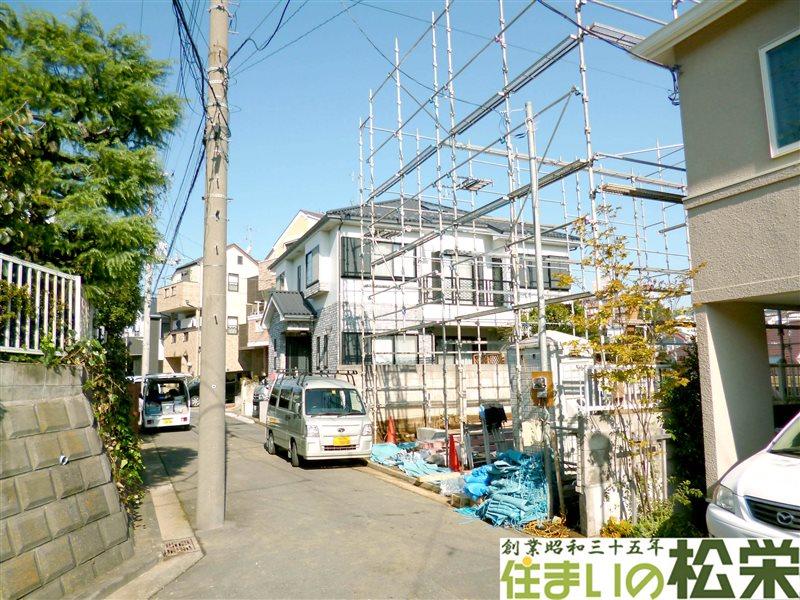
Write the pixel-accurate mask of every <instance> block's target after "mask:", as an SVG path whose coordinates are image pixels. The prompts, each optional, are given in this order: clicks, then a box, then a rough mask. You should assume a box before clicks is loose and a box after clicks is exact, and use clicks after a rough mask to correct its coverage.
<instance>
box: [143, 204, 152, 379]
mask: <svg viewBox="0 0 800 600" xmlns="http://www.w3.org/2000/svg"><path fill="white" fill-rule="evenodd" d="M152 215H153V207H152V206H151V207H150V208H148V209H147V216H148V217H150V216H152ZM152 288H153V263H151V262H149V261H148V262H147V264H145V266H144V309H143V310H142V372H141V376H142V392H144V378H145V376H146V375H148V374H149V373H150V305H151V303H152V301H153V290H152Z"/></svg>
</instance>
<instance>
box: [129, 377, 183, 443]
mask: <svg viewBox="0 0 800 600" xmlns="http://www.w3.org/2000/svg"><path fill="white" fill-rule="evenodd" d="M187 382H188V376H186V375H182V374H159V375H147V376H146V377H145V378H144V381H142V393H141V395H140V396H139V428H140V429H141V430H142V431H146V430H148V429H156V428H161V427H181V428H183V429H190V428H191V426H192V425H191V418H192V413H191V411H190V410H189V387H188V385H187Z"/></svg>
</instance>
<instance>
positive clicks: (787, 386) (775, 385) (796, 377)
mask: <svg viewBox="0 0 800 600" xmlns="http://www.w3.org/2000/svg"><path fill="white" fill-rule="evenodd" d="M769 370H770V380H771V382H772V390H773V392H774V393H775V396H776V397H777V398H780V399H781V400H783V401H784V402H796V401H800V364H785V365H783V364H781V365H770V368H769Z"/></svg>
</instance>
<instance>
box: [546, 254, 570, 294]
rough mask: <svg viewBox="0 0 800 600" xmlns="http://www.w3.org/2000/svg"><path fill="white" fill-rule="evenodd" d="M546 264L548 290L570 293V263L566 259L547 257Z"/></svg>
mask: <svg viewBox="0 0 800 600" xmlns="http://www.w3.org/2000/svg"><path fill="white" fill-rule="evenodd" d="M544 264H545V266H546V268H547V271H546V274H547V289H550V290H558V291H562V292H566V291H569V288H570V281H569V263H568V262H567V260H566V258H559V257H555V256H546V257H545V263H544Z"/></svg>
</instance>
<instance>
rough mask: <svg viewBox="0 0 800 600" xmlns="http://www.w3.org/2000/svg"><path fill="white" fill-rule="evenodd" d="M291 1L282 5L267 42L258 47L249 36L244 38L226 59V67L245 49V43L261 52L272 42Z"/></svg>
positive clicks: (288, 0)
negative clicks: (276, 22) (250, 44)
mask: <svg viewBox="0 0 800 600" xmlns="http://www.w3.org/2000/svg"><path fill="white" fill-rule="evenodd" d="M291 1H292V0H286V3H285V4H284V5H283V11H281V16H280V17H279V18H278V24H277V25H275V29H273V30H272V34H271V35H270V36H269V37H268V38H267V41H266V42H264V43H263V44H262V45H260V46H259V45H258V44H256V41H255V40H254V39H253V38H252V37H251V36H249V35H248V36H247V38H245V40H244V41H243V42H242V43H241V44H239V47H238V48H236V50H234V51H233V54H231V55H230V56H229V57H228V65H230V64H231V61H233V59H234V58H235V57H236V55H237V54H239V52H240V51H241V50H242V48H244V47H245V44H247V42H250V43H252V44H253V46H255V48H256V50H255V51H256V52H261V51H263V50H264V49H265V48H266V47H267V46H269V44H270V42H271V41H272V38H274V37H275V34H276V33H278V30H279V29H280V28H281V25H283V18H284V17H285V16H286V10H287V9H288V8H289V3H290V2H291ZM276 6H277V4H276ZM274 10H275V9H274V8H273V9H272V10H271V11H269V13H267V17H269V15H271V14H272V12H273V11H274ZM267 17H264V19H262V21H261V22H263V21H264V20H265V19H266V18H267ZM260 24H261V23H259V25H256V29H258V27H259V26H260ZM254 31H255V30H254Z"/></svg>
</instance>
